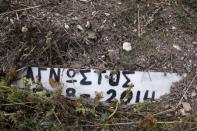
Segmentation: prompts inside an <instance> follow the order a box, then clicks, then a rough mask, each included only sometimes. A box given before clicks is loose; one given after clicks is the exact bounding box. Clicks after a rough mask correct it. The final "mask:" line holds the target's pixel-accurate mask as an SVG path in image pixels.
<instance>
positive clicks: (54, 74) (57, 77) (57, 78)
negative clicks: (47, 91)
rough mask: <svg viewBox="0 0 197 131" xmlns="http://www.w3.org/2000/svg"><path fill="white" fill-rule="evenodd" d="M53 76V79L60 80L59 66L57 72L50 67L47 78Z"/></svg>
mask: <svg viewBox="0 0 197 131" xmlns="http://www.w3.org/2000/svg"><path fill="white" fill-rule="evenodd" d="M53 76H54V78H55V80H56V81H57V82H59V81H60V68H58V71H57V73H56V72H55V69H53V68H51V69H50V75H49V78H50V79H52V78H53Z"/></svg>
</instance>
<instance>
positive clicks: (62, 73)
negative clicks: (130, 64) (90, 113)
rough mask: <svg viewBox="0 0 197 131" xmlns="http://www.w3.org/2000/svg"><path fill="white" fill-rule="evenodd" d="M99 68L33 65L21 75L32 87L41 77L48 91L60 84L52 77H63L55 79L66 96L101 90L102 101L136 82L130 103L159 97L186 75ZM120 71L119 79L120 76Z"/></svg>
mask: <svg viewBox="0 0 197 131" xmlns="http://www.w3.org/2000/svg"><path fill="white" fill-rule="evenodd" d="M58 71H59V75H58ZM97 72H98V71H96V70H94V69H91V70H86V69H81V70H75V69H68V68H64V69H63V68H38V67H31V68H28V69H25V70H24V71H23V72H20V73H19V74H18V75H19V76H20V77H23V76H26V77H27V78H29V81H30V85H31V87H32V88H36V84H35V82H38V81H39V80H40V83H41V84H42V86H43V87H44V88H45V89H46V90H48V91H53V90H54V88H56V87H52V86H51V84H50V82H49V79H51V80H52V81H53V82H54V81H55V80H56V81H59V82H56V81H55V82H56V83H61V86H59V88H62V94H63V95H64V96H72V95H74V96H75V97H79V96H80V95H84V94H86V96H87V95H89V96H90V97H91V98H94V97H95V96H96V94H97V93H96V92H101V93H102V95H103V98H102V99H101V100H102V101H106V100H108V101H111V99H117V100H120V99H121V96H122V98H123V97H124V96H125V94H126V93H125V91H126V90H127V88H128V85H130V84H133V85H134V87H133V88H132V96H130V98H131V100H128V101H127V103H126V104H128V103H130V104H133V103H137V102H143V101H144V100H145V99H147V98H150V99H158V98H159V97H161V96H163V95H165V94H168V93H170V87H171V85H172V84H173V82H178V81H179V80H181V79H182V78H183V77H184V76H185V75H184V76H179V75H177V74H176V73H162V72H139V71H116V72H115V73H112V71H109V70H106V71H104V72H105V73H102V74H99V73H97ZM128 72H130V73H128ZM110 73H112V74H113V75H111V76H112V77H113V79H110V78H112V77H110ZM50 74H51V77H50ZM118 74H119V80H117V76H118ZM55 76H56V78H55ZM86 77H87V78H86ZM126 77H127V78H126ZM127 79H128V80H127ZM99 81H100V82H99ZM117 81H118V82H117ZM70 82H72V83H70ZM127 83H128V84H127ZM17 85H18V86H19V87H21V88H23V87H24V84H23V82H22V80H18V81H17ZM123 85H126V87H123Z"/></svg>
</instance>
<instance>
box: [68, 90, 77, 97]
mask: <svg viewBox="0 0 197 131" xmlns="http://www.w3.org/2000/svg"><path fill="white" fill-rule="evenodd" d="M75 93H76V90H75V89H73V88H67V89H66V95H67V96H68V97H75Z"/></svg>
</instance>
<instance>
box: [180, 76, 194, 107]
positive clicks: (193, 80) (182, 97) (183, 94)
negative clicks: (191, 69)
mask: <svg viewBox="0 0 197 131" xmlns="http://www.w3.org/2000/svg"><path fill="white" fill-rule="evenodd" d="M196 77H197V74H196V75H195V76H194V78H193V79H192V81H191V82H190V84H189V86H188V87H187V89H186V91H185V92H184V94H183V96H182V97H181V99H180V101H179V103H178V104H177V106H176V107H178V106H179V105H180V104H181V103H182V101H183V98H184V96H185V95H186V94H187V92H188V90H189V88H190V87H191V86H192V84H193V82H194V81H195V79H196ZM184 90H185V89H184Z"/></svg>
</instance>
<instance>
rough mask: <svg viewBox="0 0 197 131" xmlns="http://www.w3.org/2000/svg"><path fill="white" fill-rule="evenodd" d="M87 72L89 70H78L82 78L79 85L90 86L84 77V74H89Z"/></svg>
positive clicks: (89, 82)
mask: <svg viewBox="0 0 197 131" xmlns="http://www.w3.org/2000/svg"><path fill="white" fill-rule="evenodd" d="M89 72H91V70H80V73H81V75H82V76H83V79H82V80H81V81H80V84H81V85H91V84H92V82H91V81H86V80H87V77H86V75H85V73H89Z"/></svg>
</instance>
